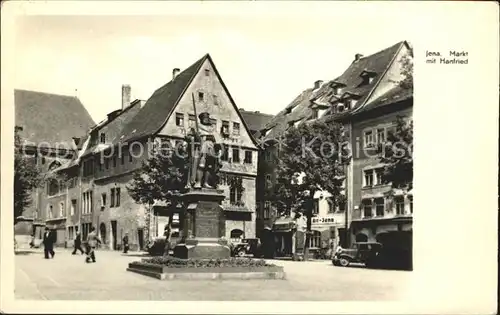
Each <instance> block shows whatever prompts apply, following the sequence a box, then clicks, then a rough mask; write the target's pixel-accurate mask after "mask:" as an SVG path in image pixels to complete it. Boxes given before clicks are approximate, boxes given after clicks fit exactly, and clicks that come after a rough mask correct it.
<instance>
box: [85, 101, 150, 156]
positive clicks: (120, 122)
mask: <svg viewBox="0 0 500 315" xmlns="http://www.w3.org/2000/svg"><path fill="white" fill-rule="evenodd" d="M140 110H141V103H140V102H133V103H132V104H131V105H129V106H128V107H126V108H125V109H123V110H117V111H115V112H114V113H116V114H114V115H112V116H109V115H108V118H106V119H105V120H103V121H102V122H100V123H99V124H98V125H97V126H95V127H94V128H92V131H91V135H89V136H90V137H91V142H90V143H89V144H88V145H87V147H86V149H85V151H84V153H83V154H82V156H86V155H88V154H90V153H97V152H101V151H103V150H105V149H107V148H109V147H111V145H112V144H114V143H117V142H118V141H120V138H119V137H120V135H121V134H122V131H123V129H124V128H125V127H126V126H127V125H128V124H129V123H130V122H131V121H132V120H133V119H134V117H135V116H137V115H138V113H139V112H140ZM106 126H107V129H106V133H107V134H108V135H109V134H111V135H113V137H112V138H110V139H108V141H107V143H106V144H103V143H100V142H99V141H97V140H98V139H97V136H98V135H97V132H98V131H99V130H101V129H102V128H104V127H106ZM92 136H93V137H94V138H92Z"/></svg>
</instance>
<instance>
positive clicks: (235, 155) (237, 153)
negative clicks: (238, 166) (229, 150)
mask: <svg viewBox="0 0 500 315" xmlns="http://www.w3.org/2000/svg"><path fill="white" fill-rule="evenodd" d="M233 162H235V163H239V162H240V150H238V149H233Z"/></svg>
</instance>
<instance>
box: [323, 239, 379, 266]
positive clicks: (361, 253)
mask: <svg viewBox="0 0 500 315" xmlns="http://www.w3.org/2000/svg"><path fill="white" fill-rule="evenodd" d="M381 250H382V244H380V243H377V242H356V243H354V244H353V246H352V247H351V248H345V249H344V248H343V249H341V250H340V251H338V252H336V253H335V254H334V255H333V258H332V263H333V265H335V266H342V267H347V266H349V264H350V263H364V264H365V266H367V267H368V266H371V264H372V263H373V262H375V260H376V257H377V255H378V254H379V253H380V251H381Z"/></svg>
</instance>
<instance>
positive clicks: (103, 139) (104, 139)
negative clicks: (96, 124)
mask: <svg viewBox="0 0 500 315" xmlns="http://www.w3.org/2000/svg"><path fill="white" fill-rule="evenodd" d="M101 143H106V134H105V133H101Z"/></svg>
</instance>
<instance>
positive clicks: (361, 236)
mask: <svg viewBox="0 0 500 315" xmlns="http://www.w3.org/2000/svg"><path fill="white" fill-rule="evenodd" d="M356 242H368V235H366V234H364V233H358V234H356Z"/></svg>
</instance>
